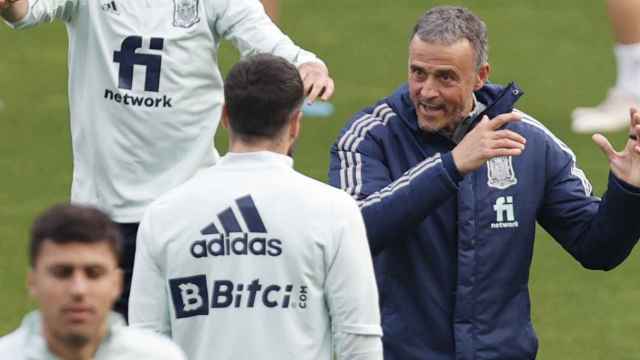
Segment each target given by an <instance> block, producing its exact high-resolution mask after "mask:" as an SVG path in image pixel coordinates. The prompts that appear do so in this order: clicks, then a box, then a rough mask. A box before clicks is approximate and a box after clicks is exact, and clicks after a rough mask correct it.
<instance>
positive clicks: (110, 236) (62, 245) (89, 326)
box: [0, 205, 186, 360]
mask: <svg viewBox="0 0 640 360" xmlns="http://www.w3.org/2000/svg"><path fill="white" fill-rule="evenodd" d="M120 252H121V235H120V232H119V229H118V228H117V226H116V225H115V224H113V223H112V222H111V220H110V219H109V218H108V217H107V216H106V215H105V214H103V213H102V212H100V211H99V210H96V209H93V208H89V207H82V206H76V205H57V206H54V207H52V208H50V209H48V210H47V211H45V212H44V213H43V214H42V215H40V216H39V217H38V218H37V219H36V221H35V222H34V224H33V227H32V229H31V245H30V254H29V255H30V263H31V270H30V271H29V274H28V277H27V279H28V280H27V281H28V287H29V291H30V292H31V295H32V296H33V297H34V298H35V299H36V300H37V302H38V305H39V310H38V311H34V312H32V313H31V314H29V315H27V316H26V317H25V319H24V321H23V322H22V325H21V326H20V328H18V329H17V330H16V331H14V332H13V333H11V334H9V335H7V336H5V337H2V338H0V359H12V360H27V359H30V360H53V359H62V360H90V359H91V360H138V359H158V360H185V359H186V358H185V357H184V354H183V353H182V352H181V351H180V349H179V348H178V347H177V346H176V345H175V344H173V343H171V341H169V340H168V339H165V338H164V337H160V336H158V335H156V334H153V333H147V332H143V331H141V330H136V329H131V328H128V327H126V326H125V324H124V321H123V319H121V317H120V315H118V314H117V313H111V307H112V306H113V303H114V302H115V300H116V298H117V297H118V295H119V294H120V291H121V290H122V271H121V270H120V269H119V268H118V258H119V257H120Z"/></svg>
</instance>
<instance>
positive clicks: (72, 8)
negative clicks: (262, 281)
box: [10, 0, 320, 223]
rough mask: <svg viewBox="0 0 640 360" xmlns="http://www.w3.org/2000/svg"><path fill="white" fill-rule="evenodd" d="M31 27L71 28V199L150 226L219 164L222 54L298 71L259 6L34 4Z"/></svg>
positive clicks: (241, 1) (243, 1)
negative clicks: (176, 193)
mask: <svg viewBox="0 0 640 360" xmlns="http://www.w3.org/2000/svg"><path fill="white" fill-rule="evenodd" d="M29 2H30V6H29V14H28V15H27V16H26V18H24V19H23V20H21V21H19V22H17V23H15V24H10V25H12V26H13V27H16V28H24V27H29V26H33V25H36V24H38V23H41V22H45V21H52V20H54V19H56V18H57V19H62V20H64V21H65V23H66V25H67V30H68V34H69V104H70V109H71V135H72V140H73V159H74V172H73V185H72V188H71V200H72V201H73V202H77V203H89V204H92V205H95V206H98V207H100V208H101V209H103V210H105V211H107V212H108V213H109V214H110V215H111V216H112V218H113V219H114V220H115V221H117V222H123V223H124V222H138V221H140V219H141V217H142V214H143V212H144V208H145V207H146V206H147V205H148V204H149V203H150V202H151V201H153V200H155V199H156V198H157V197H158V196H159V195H161V194H162V193H165V192H166V191H168V190H170V189H172V188H174V187H175V186H176V185H178V184H181V183H183V182H184V181H185V180H187V179H188V178H190V177H191V176H193V174H194V173H195V172H196V171H197V170H198V169H200V168H203V167H206V166H209V165H212V164H213V163H214V162H215V161H216V160H217V158H218V154H217V152H216V151H215V149H214V147H213V136H214V134H215V130H216V128H217V126H218V122H219V120H220V115H221V104H222V102H223V98H224V96H223V81H222V76H221V75H220V71H219V69H218V64H217V57H218V46H219V44H220V41H221V40H222V39H223V38H224V39H228V40H231V41H232V42H233V43H234V45H235V46H236V47H237V48H238V49H239V50H240V52H241V54H242V55H243V56H246V55H249V54H253V53H260V52H268V53H272V54H274V55H279V56H282V57H284V58H285V59H287V60H289V61H291V62H292V63H294V64H295V65H296V66H298V65H300V64H302V63H305V62H309V61H317V62H319V61H320V60H318V59H317V58H316V57H315V55H313V54H312V53H309V52H306V51H304V50H302V49H300V48H299V47H297V46H296V45H295V44H294V43H293V42H292V41H291V40H290V39H289V38H288V37H287V36H285V35H284V34H283V33H282V32H281V31H280V30H279V29H278V28H277V27H276V26H275V25H274V24H273V23H272V22H271V20H270V19H269V17H268V16H267V15H266V14H265V12H264V9H263V8H262V5H261V3H260V1H257V0H136V1H129V0H126V1H124V0H29Z"/></svg>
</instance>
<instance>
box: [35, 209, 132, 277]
mask: <svg viewBox="0 0 640 360" xmlns="http://www.w3.org/2000/svg"><path fill="white" fill-rule="evenodd" d="M45 241H52V242H54V243H56V244H69V243H75V242H79V243H85V244H92V243H101V242H105V243H107V244H108V245H109V247H110V248H111V250H112V251H113V255H114V256H115V258H116V261H117V262H118V263H120V257H121V253H122V235H121V233H120V229H119V228H118V227H117V226H116V225H115V224H114V223H113V222H112V221H111V219H110V218H109V217H108V216H107V215H106V214H105V213H103V212H102V211H100V210H98V209H95V208H93V207H89V206H82V205H72V204H58V205H54V206H52V207H51V208H49V209H47V210H45V211H44V212H43V213H42V214H41V215H40V216H38V217H37V218H36V220H35V221H34V222H33V225H32V227H31V244H30V248H29V263H30V265H31V267H32V268H33V267H35V264H36V260H37V258H38V255H39V254H40V250H41V249H42V244H43V243H44V242H45Z"/></svg>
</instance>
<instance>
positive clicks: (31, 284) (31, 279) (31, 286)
mask: <svg viewBox="0 0 640 360" xmlns="http://www.w3.org/2000/svg"><path fill="white" fill-rule="evenodd" d="M33 272H34V270H33V269H29V271H28V272H27V289H28V290H29V295H31V297H35V295H36V276H35V274H34V273H33Z"/></svg>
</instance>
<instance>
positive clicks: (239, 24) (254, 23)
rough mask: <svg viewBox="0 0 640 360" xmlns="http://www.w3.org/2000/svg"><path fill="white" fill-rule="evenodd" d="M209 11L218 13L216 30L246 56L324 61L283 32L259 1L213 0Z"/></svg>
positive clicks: (215, 21)
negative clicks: (270, 55) (257, 55)
mask: <svg viewBox="0 0 640 360" xmlns="http://www.w3.org/2000/svg"><path fill="white" fill-rule="evenodd" d="M208 13H209V14H214V18H213V19H212V20H213V27H214V29H213V30H214V32H215V33H217V34H220V35H221V36H222V37H224V38H225V39H227V40H230V41H231V42H232V43H233V44H234V45H235V46H236V48H238V50H239V51H240V54H241V55H242V56H243V57H244V56H249V55H253V54H257V53H270V54H273V55H277V56H281V57H283V58H285V59H287V60H288V61H289V62H291V63H292V64H294V65H295V66H300V65H301V64H303V63H306V62H322V61H321V60H320V59H318V58H317V57H316V55H314V54H313V53H311V52H309V51H306V50H304V49H302V48H300V47H298V46H297V45H296V44H294V43H293V41H291V39H290V38H289V37H288V36H286V35H285V34H283V33H282V31H280V29H278V27H277V26H276V25H275V24H274V23H273V22H272V21H271V19H270V18H269V16H268V15H267V14H266V13H265V11H264V8H263V7H262V3H261V2H260V1H258V0H209V7H208ZM210 23H211V22H210Z"/></svg>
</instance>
